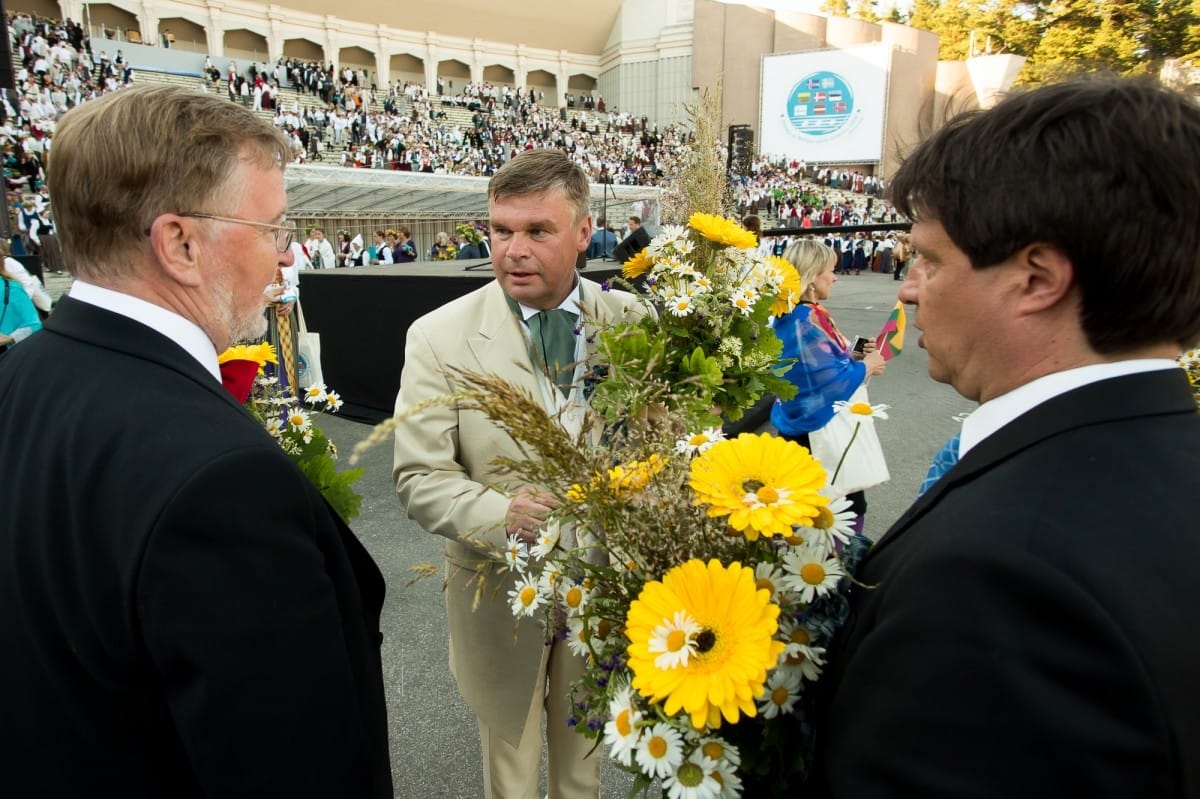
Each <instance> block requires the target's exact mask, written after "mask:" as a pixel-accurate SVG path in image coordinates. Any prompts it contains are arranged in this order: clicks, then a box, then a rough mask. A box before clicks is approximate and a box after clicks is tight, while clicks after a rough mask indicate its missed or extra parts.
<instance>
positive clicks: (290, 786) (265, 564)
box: [0, 86, 392, 799]
mask: <svg viewBox="0 0 1200 799" xmlns="http://www.w3.org/2000/svg"><path fill="white" fill-rule="evenodd" d="M54 147H55V158H54V164H53V166H51V168H50V175H49V185H50V190H51V196H52V197H53V198H54V210H55V217H56V220H57V222H58V226H59V234H60V238H61V242H62V248H63V252H64V254H65V256H66V260H67V262H68V264H69V265H70V267H71V270H72V271H73V272H74V274H75V275H76V277H77V278H78V280H77V281H76V282H75V284H74V286H73V287H72V289H71V292H70V296H69V297H68V298H65V299H63V300H62V301H61V302H60V303H59V305H58V306H57V307H56V309H55V312H54V314H53V315H52V316H51V318H50V319H49V321H47V322H46V325H45V328H44V330H42V331H41V332H40V333H37V334H35V335H34V336H32V337H30V338H29V339H28V340H27V341H26V342H24V343H23V344H22V345H21V347H20V348H18V349H17V350H14V351H13V353H12V354H11V355H9V356H8V357H7V358H5V359H4V362H3V364H2V365H0V396H2V397H4V402H5V407H6V408H7V409H8V412H7V413H5V414H4V415H3V416H2V417H0V461H2V462H3V463H6V464H8V466H7V468H8V470H9V475H8V479H6V480H4V481H3V483H2V485H0V507H3V511H2V512H3V514H4V516H5V524H4V525H3V526H2V527H0V649H2V650H3V651H4V652H5V653H6V655H5V657H3V658H0V707H2V708H3V712H2V713H0V773H2V774H3V778H2V781H3V784H4V792H5V795H8V796H14V797H17V796H39V797H78V796H85V795H88V794H93V793H100V794H103V795H105V796H121V797H125V798H126V799H129V798H131V797H147V798H149V797H200V796H221V797H254V798H255V799H261V797H266V796H287V797H314V799H315V798H316V797H321V798H322V799H327V798H328V797H333V796H339V797H341V796H345V797H391V796H392V789H391V771H390V767H389V763H388V742H387V720H386V706H385V703H384V695H383V682H382V676H381V668H380V659H379V644H380V635H379V613H380V607H381V605H382V602H383V595H384V584H383V579H382V577H381V575H380V572H379V570H378V569H377V568H376V566H375V564H374V562H373V561H372V560H371V557H370V556H369V555H368V554H367V552H366V550H365V549H364V548H363V547H362V545H361V544H360V543H359V542H358V541H357V540H356V539H355V537H354V534H353V533H352V532H351V531H350V529H349V528H348V527H346V525H345V524H344V523H343V522H342V521H341V520H340V519H339V518H338V517H337V515H336V513H335V512H334V511H333V510H332V508H330V506H329V505H328V504H327V503H326V502H325V501H324V500H323V499H322V497H321V495H320V494H319V493H318V492H317V491H316V489H315V488H314V487H313V486H312V484H311V483H310V482H309V481H308V480H307V479H306V478H305V476H304V475H303V474H302V473H301V472H300V471H299V470H298V469H297V468H296V466H295V465H294V464H293V463H292V462H291V460H290V458H288V456H287V455H286V454H285V453H284V452H283V451H282V449H281V448H280V447H279V445H278V444H276V443H275V442H274V441H273V440H272V439H271V437H270V436H269V435H267V433H266V432H265V431H264V430H263V429H262V427H261V426H260V425H259V423H258V422H256V421H255V420H254V419H253V418H251V416H250V415H249V414H248V413H246V411H245V410H244V409H243V408H242V407H241V406H240V405H239V404H238V403H237V402H236V401H234V399H233V398H232V397H231V396H230V394H229V393H228V392H227V391H226V390H225V389H224V388H223V387H222V385H221V379H220V374H219V372H218V368H217V353H219V352H220V351H222V350H224V349H225V348H226V347H228V346H229V345H230V344H233V343H235V342H237V341H241V340H247V339H252V338H255V337H258V336H261V335H262V333H263V331H264V329H265V321H264V318H263V309H264V302H265V297H264V288H265V287H266V286H267V285H268V284H269V283H271V282H272V279H273V276H274V275H275V272H276V269H278V268H280V267H286V266H289V265H290V264H291V262H292V255H291V251H290V249H289V245H290V243H291V241H292V239H293V237H294V234H295V228H294V226H293V225H291V224H289V223H287V222H286V221H285V217H284V212H285V210H286V208H287V195H286V194H285V192H284V184H283V165H284V164H286V163H287V162H288V161H289V160H290V159H291V148H290V146H289V144H288V142H287V140H286V139H285V138H284V137H283V136H282V135H281V134H279V133H278V132H276V131H275V130H274V129H272V127H271V126H270V125H268V124H265V123H263V122H261V121H260V120H258V119H257V118H256V117H255V115H254V114H252V113H251V112H249V111H247V110H246V109H244V108H242V107H241V106H238V105H235V104H232V103H228V102H226V101H224V100H222V99H219V98H216V97H214V96H212V95H205V94H198V93H196V92H193V91H190V90H185V89H178V88H168V87H161V86H160V87H155V86H145V87H134V88H129V89H123V90H121V91H120V92H116V93H114V94H110V95H108V96H106V97H104V98H102V99H99V100H95V101H93V102H90V103H86V104H84V105H82V106H80V107H78V108H76V109H74V110H72V111H71V112H69V113H68V114H66V115H65V116H64V117H63V119H62V122H61V124H60V125H59V128H58V132H57V134H56V136H55V139H54Z"/></svg>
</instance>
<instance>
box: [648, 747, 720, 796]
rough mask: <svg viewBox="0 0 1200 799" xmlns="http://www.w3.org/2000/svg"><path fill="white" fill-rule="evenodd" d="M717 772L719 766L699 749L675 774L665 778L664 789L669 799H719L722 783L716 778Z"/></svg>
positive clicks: (689, 756) (690, 755) (688, 757)
mask: <svg viewBox="0 0 1200 799" xmlns="http://www.w3.org/2000/svg"><path fill="white" fill-rule="evenodd" d="M716 771H717V764H716V763H715V762H714V761H712V760H710V759H709V758H707V757H705V756H704V753H703V752H701V751H700V750H699V749H697V750H694V751H693V752H692V753H691V754H689V755H688V756H687V759H686V760H684V761H683V762H682V763H681V764H679V768H677V769H676V770H675V773H674V774H668V775H667V776H666V777H663V783H662V787H663V790H664V791H665V792H666V794H667V796H668V797H669V799H718V797H719V796H720V795H721V783H720V782H718V781H717V779H716V777H715V776H714V775H715V774H716Z"/></svg>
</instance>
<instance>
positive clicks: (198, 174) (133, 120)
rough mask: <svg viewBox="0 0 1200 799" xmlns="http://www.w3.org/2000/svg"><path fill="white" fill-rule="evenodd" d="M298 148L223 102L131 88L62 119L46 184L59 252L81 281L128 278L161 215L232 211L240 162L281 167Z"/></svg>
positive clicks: (165, 89) (170, 89)
mask: <svg viewBox="0 0 1200 799" xmlns="http://www.w3.org/2000/svg"><path fill="white" fill-rule="evenodd" d="M291 152H292V145H291V142H289V141H288V139H287V138H286V137H285V136H283V134H281V133H279V132H278V131H277V130H276V129H275V127H274V126H273V125H271V124H270V123H268V122H265V121H263V120H261V119H259V118H258V117H257V116H256V115H255V114H254V113H253V112H252V111H250V110H249V109H246V108H243V107H242V106H240V105H238V104H236V103H231V102H229V101H228V100H226V99H225V98H223V97H218V96H216V95H207V94H200V93H198V92H195V91H193V90H191V89H185V88H182V87H175V86H152V85H146V86H133V87H130V88H126V89H122V90H121V91H119V92H113V93H112V94H109V95H106V96H104V97H101V98H99V99H97V100H93V101H91V102H88V103H84V104H83V105H80V106H77V107H76V108H74V109H72V110H71V111H68V112H67V113H66V114H64V115H63V118H62V121H61V122H60V123H59V125H58V130H57V131H56V132H55V135H54V157H53V158H51V159H49V161H50V163H49V165H48V166H47V185H48V187H49V189H50V196H52V197H53V198H54V217H55V223H56V226H57V230H58V237H59V241H60V243H61V245H62V250H63V255H64V256H65V258H66V261H67V263H69V264H70V265H71V271H72V272H74V273H75V274H76V275H77V276H78V277H81V278H84V279H87V278H89V277H93V278H95V277H103V276H108V277H128V276H130V275H131V274H132V273H133V270H134V268H135V267H134V263H135V262H134V260H133V259H132V258H131V257H130V256H132V255H134V254H135V253H137V252H139V251H141V250H142V249H143V248H146V247H148V242H147V231H149V230H150V225H151V224H152V223H153V222H154V220H155V219H156V218H158V217H159V216H160V215H162V214H165V213H179V212H182V211H203V212H211V213H228V210H227V209H226V207H225V205H226V204H228V203H229V202H231V201H232V199H233V198H234V197H236V196H237V193H238V192H240V191H242V190H244V188H245V187H244V186H242V185H240V184H239V183H238V182H237V181H236V180H235V179H234V173H235V170H236V169H237V167H238V165H239V163H241V162H250V163H255V164H258V165H261V166H265V167H269V166H273V165H274V166H278V167H279V168H280V169H282V168H283V166H284V165H285V164H286V163H287V162H288V161H289V160H290V159H291Z"/></svg>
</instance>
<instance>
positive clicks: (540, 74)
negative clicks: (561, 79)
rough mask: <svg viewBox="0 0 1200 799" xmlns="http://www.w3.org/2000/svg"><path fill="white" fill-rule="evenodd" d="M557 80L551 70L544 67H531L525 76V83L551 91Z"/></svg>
mask: <svg viewBox="0 0 1200 799" xmlns="http://www.w3.org/2000/svg"><path fill="white" fill-rule="evenodd" d="M557 83H558V81H557V79H556V78H555V77H554V73H553V72H548V71H547V70H544V69H531V70H529V73H528V74H526V76H525V85H526V86H530V87H532V88H535V89H539V90H541V91H544V92H545V91H547V90H549V92H553V91H554V87H555V85H557Z"/></svg>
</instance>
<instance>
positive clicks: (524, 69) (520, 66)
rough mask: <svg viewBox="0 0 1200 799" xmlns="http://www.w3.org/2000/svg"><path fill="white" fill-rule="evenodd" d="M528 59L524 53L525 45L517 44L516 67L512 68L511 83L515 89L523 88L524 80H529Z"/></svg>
mask: <svg viewBox="0 0 1200 799" xmlns="http://www.w3.org/2000/svg"><path fill="white" fill-rule="evenodd" d="M528 60H529V59H528V58H527V57H526V55H525V45H523V44H519V45H517V68H516V69H514V70H513V84H514V85H515V87H516V89H517V91H521V90H523V89H524V88H525V82H526V81H527V80H529V65H528Z"/></svg>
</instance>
